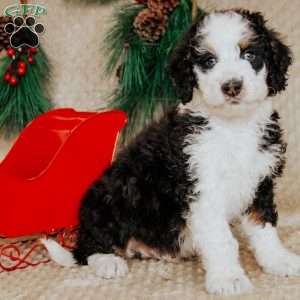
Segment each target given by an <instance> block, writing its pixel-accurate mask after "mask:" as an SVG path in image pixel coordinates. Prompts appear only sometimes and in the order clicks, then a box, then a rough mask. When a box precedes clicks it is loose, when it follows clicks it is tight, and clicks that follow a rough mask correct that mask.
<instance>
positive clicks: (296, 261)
mask: <svg viewBox="0 0 300 300" xmlns="http://www.w3.org/2000/svg"><path fill="white" fill-rule="evenodd" d="M261 265H262V267H263V270H264V271H265V272H266V273H271V274H275V275H280V276H289V275H298V276H300V256H299V255H297V254H295V253H292V252H290V251H288V250H286V251H282V252H281V253H279V254H277V255H276V254H273V255H270V256H269V257H268V258H267V259H265V261H261Z"/></svg>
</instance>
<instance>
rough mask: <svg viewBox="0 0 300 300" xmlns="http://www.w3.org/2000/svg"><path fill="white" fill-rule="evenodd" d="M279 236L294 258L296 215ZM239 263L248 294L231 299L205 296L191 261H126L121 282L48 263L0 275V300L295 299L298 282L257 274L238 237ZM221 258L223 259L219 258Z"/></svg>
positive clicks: (298, 247) (299, 236)
mask: <svg viewBox="0 0 300 300" xmlns="http://www.w3.org/2000/svg"><path fill="white" fill-rule="evenodd" d="M283 223H284V225H281V226H280V235H281V237H282V239H283V241H284V243H285V245H286V246H288V247H289V248H290V249H292V250H294V251H296V252H298V253H299V254H300V216H299V215H295V216H292V217H291V215H287V216H283V217H282V218H281V224H283ZM235 231H236V232H235V233H236V235H237V236H238V238H239V240H240V241H241V242H242V244H241V251H240V252H241V261H242V265H243V266H244V267H245V269H246V272H247V274H248V275H249V277H250V279H251V281H252V283H253V284H254V291H253V292H252V293H250V294H245V295H242V296H236V297H216V296H209V295H208V294H207V293H206V292H205V290H204V285H203V283H204V277H203V275H204V272H203V269H202V267H201V263H200V262H199V261H197V260H194V261H182V262H180V263H178V264H173V263H163V262H156V261H139V260H133V261H130V262H129V269H130V273H129V274H128V275H127V276H126V277H125V278H122V279H114V280H105V279H99V278H97V277H96V276H95V275H94V273H93V272H92V270H90V269H89V267H75V268H63V267H60V266H58V265H56V264H54V263H49V264H47V265H42V266H39V267H36V268H28V269H26V270H21V271H14V272H12V273H0V286H1V288H0V300H127V299H128V300H135V299H139V300H148V299H149V300H150V299H151V300H152V299H153V300H197V299H241V300H298V299H300V277H298V278H297V277H289V278H288V277H285V278H282V277H277V276H273V275H268V274H264V273H262V271H261V270H260V268H259V267H258V265H257V264H256V261H255V259H254V258H253V255H252V253H251V252H250V251H249V249H248V248H247V244H246V243H245V241H244V239H243V237H242V236H240V233H239V232H238V231H237V230H235ZM225 259H226V258H225Z"/></svg>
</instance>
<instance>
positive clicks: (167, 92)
mask: <svg viewBox="0 0 300 300" xmlns="http://www.w3.org/2000/svg"><path fill="white" fill-rule="evenodd" d="M145 7H146V5H143V4H130V5H125V6H123V7H121V8H120V9H118V11H117V12H116V14H115V16H114V19H113V21H114V23H113V26H112V28H111V30H110V31H109V32H108V34H107V36H106V38H105V41H104V44H105V45H106V47H105V50H106V52H105V53H106V55H107V56H108V62H107V66H106V71H107V73H108V74H112V73H113V72H114V71H115V70H116V69H117V67H118V66H119V69H118V75H119V85H118V87H117V89H116V90H115V91H114V93H113V95H112V96H111V104H110V105H111V106H112V107H113V108H117V109H121V110H124V111H126V112H127V114H128V117H129V124H128V125H127V127H126V130H125V137H130V136H131V135H133V134H134V133H135V132H136V129H138V128H139V127H141V126H143V125H145V124H146V123H147V122H148V121H149V120H151V119H153V117H154V113H155V111H156V109H158V108H162V109H163V110H165V109H167V108H168V107H169V106H170V105H174V104H177V103H178V100H177V97H176V95H175V90H174V86H173V84H172V81H171V78H170V76H169V74H168V72H167V66H168V60H169V56H170V54H171V53H172V50H173V49H174V47H175V46H176V44H177V42H178V39H179V38H180V36H181V35H182V33H183V32H184V31H186V30H187V28H188V27H189V26H190V24H191V22H192V1H191V0H181V1H180V4H179V5H178V6H177V7H176V8H175V10H174V11H173V12H172V13H171V15H170V16H169V18H168V24H167V30H166V32H165V33H164V35H163V36H162V37H161V38H160V40H159V41H157V42H147V41H145V40H143V39H141V38H140V37H139V36H138V35H137V34H136V33H135V30H134V25H133V24H134V20H135V18H136V16H137V15H138V14H139V13H140V12H141V11H142V10H143V9H145ZM203 13H204V12H203V11H202V10H200V9H198V14H199V15H200V14H203Z"/></svg>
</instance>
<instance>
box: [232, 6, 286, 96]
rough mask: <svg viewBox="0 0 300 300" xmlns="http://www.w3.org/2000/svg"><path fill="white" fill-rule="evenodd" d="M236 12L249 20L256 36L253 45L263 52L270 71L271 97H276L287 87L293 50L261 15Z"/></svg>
mask: <svg viewBox="0 0 300 300" xmlns="http://www.w3.org/2000/svg"><path fill="white" fill-rule="evenodd" d="M236 12H238V13H239V14H241V15H242V16H243V17H245V18H247V19H248V20H249V22H250V27H251V29H252V30H253V31H254V33H255V34H256V38H255V40H254V41H253V43H254V45H257V46H259V48H261V49H262V50H263V51H262V52H261V53H262V54H263V59H264V62H265V65H266V68H267V71H268V72H267V73H268V75H267V84H268V87H269V96H274V95H276V94H277V93H278V92H281V91H283V90H285V88H286V86H287V72H288V68H289V66H290V65H291V64H292V54H291V50H290V49H289V48H288V47H287V46H286V45H284V44H283V43H282V42H281V40H280V38H279V34H278V33H277V32H275V31H274V30H272V29H268V28H267V27H266V21H265V19H264V18H263V16H262V14H261V13H259V12H253V13H251V12H249V11H248V10H236Z"/></svg>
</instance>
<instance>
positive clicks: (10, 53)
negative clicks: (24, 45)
mask: <svg viewBox="0 0 300 300" xmlns="http://www.w3.org/2000/svg"><path fill="white" fill-rule="evenodd" d="M6 52H7V56H9V57H13V56H14V55H15V54H16V52H15V50H14V49H13V48H8V49H7V50H6Z"/></svg>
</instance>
